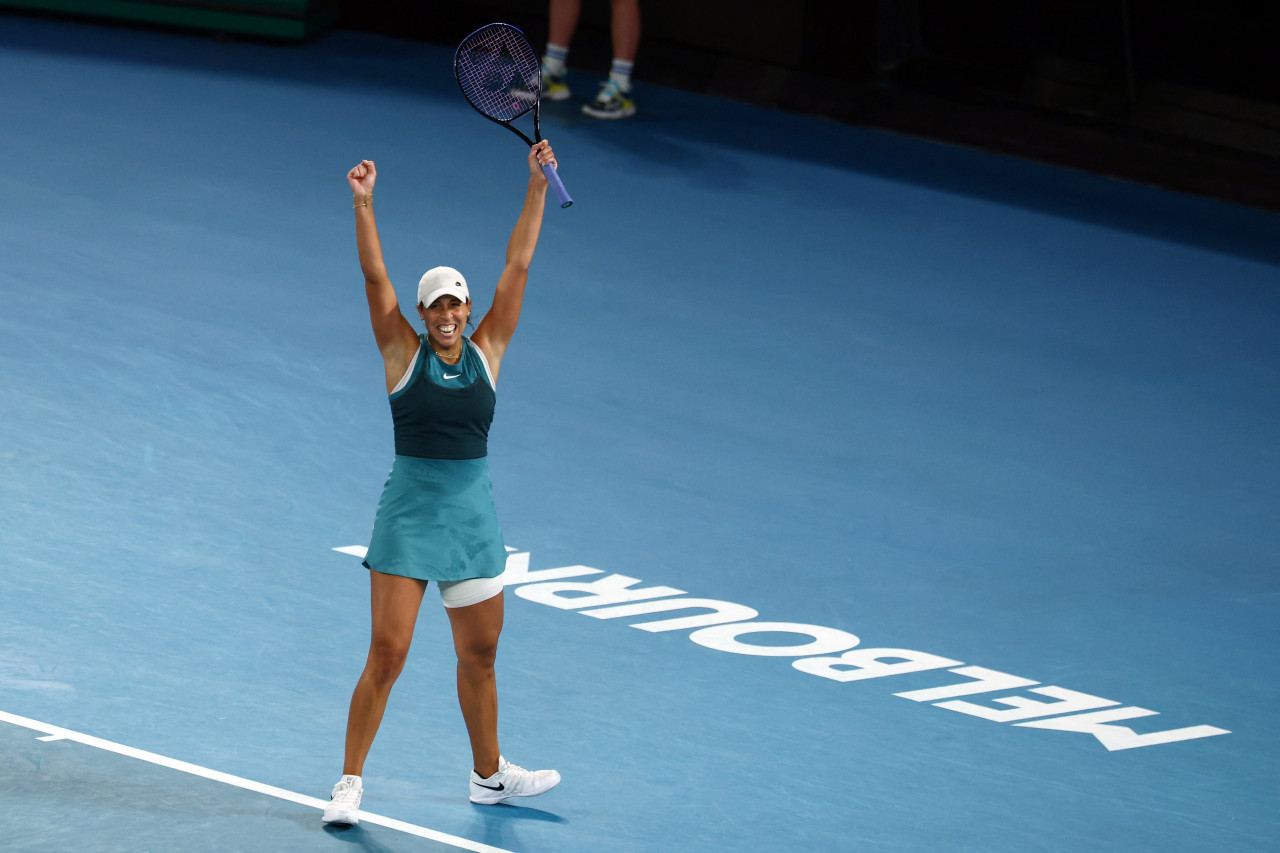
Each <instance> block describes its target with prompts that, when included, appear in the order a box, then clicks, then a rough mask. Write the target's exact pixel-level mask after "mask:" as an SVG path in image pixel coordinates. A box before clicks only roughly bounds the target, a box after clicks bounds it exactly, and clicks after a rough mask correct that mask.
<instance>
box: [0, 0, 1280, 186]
mask: <svg viewBox="0 0 1280 853" xmlns="http://www.w3.org/2000/svg"><path fill="white" fill-rule="evenodd" d="M0 7H6V8H9V9H12V10H18V11H19V12H20V13H27V14H61V15H75V16H77V17H85V16H88V17H91V18H99V19H103V20H114V21H116V22H121V21H128V22H130V23H132V24H134V25H143V26H167V27H182V28H187V29H193V28H194V29H200V30H205V31H212V32H213V33H214V34H216V35H218V36H219V37H233V38H274V39H277V40H279V39H298V38H309V37H314V36H315V35H317V34H319V33H322V32H324V31H325V30H326V29H329V28H331V27H334V26H338V27H345V28H348V29H356V30H362V31H367V32H373V33H379V34H385V35H390V36H396V37H400V38H409V39H416V40H422V41H429V42H434V43H438V44H449V45H451V44H456V43H457V42H458V41H459V40H460V39H461V38H462V37H463V36H464V35H466V34H467V33H469V32H471V31H472V30H473V29H475V28H476V27H478V26H480V25H482V24H485V23H489V22H491V21H508V22H510V23H513V24H516V25H517V26H520V27H521V28H522V29H524V30H525V31H526V32H527V33H528V34H529V36H530V38H531V40H532V41H533V42H534V46H535V48H536V49H538V50H539V51H541V49H542V47H543V45H544V44H545V41H546V31H547V4H546V0H451V2H432V0H0ZM609 8H610V4H609V2H608V0H582V18H581V23H580V26H579V29H578V32H577V34H576V36H575V38H574V41H573V44H572V45H571V47H572V52H571V54H570V65H571V67H572V68H574V69H578V70H581V71H598V72H600V73H603V72H605V70H606V69H607V68H608V66H609V61H610V58H611V49H610V44H609V36H608V30H609V14H610V13H609ZM641 9H642V16H643V19H644V32H643V37H642V40H641V44H640V53H639V57H638V59H637V63H636V70H635V80H636V82H637V84H638V87H639V88H638V89H637V103H638V105H639V108H640V111H641V112H640V115H639V116H638V117H637V119H636V120H637V121H643V120H645V119H646V117H651V114H646V113H645V107H644V94H643V91H644V85H645V84H646V83H649V84H662V85H666V86H673V87H677V88H681V89H687V90H691V91H698V92H705V93H708V94H712V95H716V96H721V97H726V98H732V99H736V100H740V101H746V102H750V103H754V104H758V105H760V106H764V107H769V108H777V109H783V110H790V111H795V112H802V113H808V114H814V115H820V116H825V117H828V118H831V119H834V120H837V121H843V122H849V123H852V124H859V125H864V126H868V127H876V128H882V129H886V130H891V131H896V132H901V133H907V134H912V135H917V136H922V137H926V138H930V139H937V140H941V141H945V142H951V143H956V144H960V145H966V146H970V147H974V148H980V149H984V150H988V151H994V152H998V153H1002V154H1009V155H1014V156H1019V157H1024V158H1029V159H1033V160H1039V161H1043V162H1048V163H1053V164H1056V165H1061V166H1068V167H1072V168H1077V169H1083V170H1086V171H1090V172H1095V173H1099V174H1104V175H1110V176H1114V177H1119V178H1123V179H1126V180H1132V181H1138V182H1141V183H1145V184H1150V185H1154V186H1160V187H1165V188H1168V189H1173V190H1178V191H1181V192H1186V193H1191V194H1195V195H1200V196H1207V197H1212V198H1217V199H1221V200H1226V201H1231V202H1235V203H1238V204H1243V205H1248V206H1253V207H1259V208H1264V209H1267V210H1272V211H1280V59H1277V50H1276V45H1277V42H1280V3H1276V2H1274V0H1272V2H1268V0H1261V2H1258V1H1257V0H1255V2H1245V0H1213V2H1209V0H1035V1H1034V2H1027V0H782V2H772V3H770V2H764V0H641ZM0 23H2V22H0ZM579 94H580V95H581V94H586V93H582V92H579ZM736 130H737V132H739V133H741V134H744V135H746V134H750V132H751V129H750V128H749V127H743V128H740V129H736Z"/></svg>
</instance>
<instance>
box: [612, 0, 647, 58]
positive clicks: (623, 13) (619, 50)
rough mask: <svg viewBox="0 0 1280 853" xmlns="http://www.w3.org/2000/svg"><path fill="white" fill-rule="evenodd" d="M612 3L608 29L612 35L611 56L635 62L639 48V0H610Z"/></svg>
mask: <svg viewBox="0 0 1280 853" xmlns="http://www.w3.org/2000/svg"><path fill="white" fill-rule="evenodd" d="M612 3H613V10H612V18H611V23H610V28H609V30H610V34H611V35H612V37H613V58H614V59H622V60H625V61H626V62H635V61H636V51H637V50H639V48H640V0H612Z"/></svg>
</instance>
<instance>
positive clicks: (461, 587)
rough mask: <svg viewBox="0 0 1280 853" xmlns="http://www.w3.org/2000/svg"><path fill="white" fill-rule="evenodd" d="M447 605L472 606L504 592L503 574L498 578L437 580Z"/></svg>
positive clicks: (441, 596) (442, 599)
mask: <svg viewBox="0 0 1280 853" xmlns="http://www.w3.org/2000/svg"><path fill="white" fill-rule="evenodd" d="M436 585H437V586H438V587H440V600H441V601H443V602H444V606H445V607H470V606H471V605H472V604H479V603H480V602H482V601H488V600H489V599H491V598H493V597H494V596H495V595H497V594H498V593H500V592H502V575H498V576H497V577H496V578H468V579H467V580H464V581H436Z"/></svg>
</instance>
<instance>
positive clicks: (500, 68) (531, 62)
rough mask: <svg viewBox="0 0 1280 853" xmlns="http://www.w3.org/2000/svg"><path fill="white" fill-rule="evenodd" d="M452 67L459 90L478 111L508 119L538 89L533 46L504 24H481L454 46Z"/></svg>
mask: <svg viewBox="0 0 1280 853" xmlns="http://www.w3.org/2000/svg"><path fill="white" fill-rule="evenodd" d="M454 71H455V73H456V76H457V78H458V86H459V87H460V88H461V89H462V94H463V95H465V96H466V98H467V100H468V101H470V102H471V104H472V106H474V107H475V108H476V109H478V110H480V112H482V113H484V114H485V115H487V116H489V117H490V118H494V119H497V120H498V121H510V120H511V119H514V118H516V117H518V116H521V115H523V114H524V113H526V112H528V111H529V110H530V109H532V108H533V106H534V105H535V104H536V103H537V100H538V96H539V95H540V94H541V90H542V73H541V67H540V66H539V63H538V57H537V55H536V54H535V53H534V52H533V48H531V47H530V46H529V43H528V42H527V41H526V40H525V39H524V37H523V36H522V35H520V34H519V32H517V31H512V30H511V29H510V28H508V27H501V26H494V27H485V28H484V29H482V30H479V31H477V32H475V33H472V34H471V36H469V37H468V38H467V40H466V41H464V42H463V43H462V44H461V45H459V46H458V52H457V54H456V56H455V58H454Z"/></svg>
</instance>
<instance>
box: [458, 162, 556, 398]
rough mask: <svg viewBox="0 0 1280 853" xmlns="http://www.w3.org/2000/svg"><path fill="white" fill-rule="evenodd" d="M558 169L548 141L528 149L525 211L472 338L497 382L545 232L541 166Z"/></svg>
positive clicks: (543, 180)
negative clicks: (489, 303) (482, 353)
mask: <svg viewBox="0 0 1280 853" xmlns="http://www.w3.org/2000/svg"><path fill="white" fill-rule="evenodd" d="M543 163H550V164H552V165H553V166H554V165H556V158H555V152H553V151H552V150H551V144H550V143H549V142H547V141H546V140H543V141H542V142H539V143H538V144H537V145H535V146H533V148H531V149H529V188H528V190H527V191H526V192H525V196H524V207H523V208H522V209H521V210H520V218H519V219H517V220H516V227H515V229H514V230H512V232H511V239H510V240H508V241H507V261H506V264H505V265H504V266H503V268H502V275H500V276H499V277H498V286H497V288H496V289H495V291H494V294H493V307H491V308H490V309H489V312H488V313H487V314H485V315H484V319H483V320H481V321H480V325H479V327H478V328H477V329H476V331H475V333H474V334H473V335H472V336H471V340H472V342H473V343H475V345H476V346H478V347H480V349H482V350H484V354H485V357H486V358H488V360H489V367H490V368H491V369H492V370H493V375H494V377H495V378H496V377H497V375H498V367H499V365H500V364H501V363H502V356H503V354H504V353H505V352H506V351H507V344H509V343H510V342H511V336H512V335H514V334H515V331H516V324H517V323H518V322H519V321H520V308H521V306H522V305H523V304H524V286H525V282H527V281H528V279H529V264H530V263H532V262H533V250H534V249H535V248H537V245H538V234H539V232H540V231H541V230H542V212H543V209H544V208H545V206H546V198H547V176H546V175H544V174H543V172H542V164H543Z"/></svg>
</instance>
